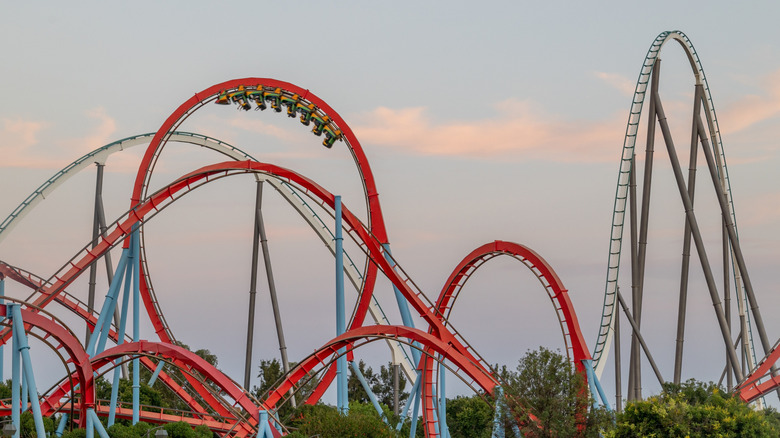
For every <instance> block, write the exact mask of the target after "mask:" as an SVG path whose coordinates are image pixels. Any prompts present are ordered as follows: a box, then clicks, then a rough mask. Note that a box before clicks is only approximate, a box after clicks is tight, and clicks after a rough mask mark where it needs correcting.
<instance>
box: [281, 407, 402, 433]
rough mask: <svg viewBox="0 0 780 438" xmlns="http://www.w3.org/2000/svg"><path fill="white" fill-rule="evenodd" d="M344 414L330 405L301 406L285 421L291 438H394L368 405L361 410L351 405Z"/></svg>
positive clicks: (390, 430) (391, 431) (388, 428)
mask: <svg viewBox="0 0 780 438" xmlns="http://www.w3.org/2000/svg"><path fill="white" fill-rule="evenodd" d="M354 406H355V409H352V408H350V411H349V414H348V415H341V414H340V413H339V412H338V410H337V409H336V408H335V407H333V406H328V405H324V404H317V405H314V406H310V405H304V406H302V407H300V408H298V410H297V411H296V412H295V414H294V415H293V418H292V420H291V421H290V422H288V427H289V428H290V430H292V431H293V432H292V433H291V434H290V435H288V436H289V437H291V438H304V437H310V436H313V435H320V436H322V437H374V438H394V437H396V434H395V431H394V430H392V429H391V428H390V427H389V426H388V425H387V424H385V423H384V422H383V421H382V420H381V419H380V418H379V415H378V414H377V412H376V411H375V410H374V409H373V408H372V407H370V406H364V407H363V408H362V409H361V408H358V407H357V405H354Z"/></svg>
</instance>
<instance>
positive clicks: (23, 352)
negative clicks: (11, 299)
mask: <svg viewBox="0 0 780 438" xmlns="http://www.w3.org/2000/svg"><path fill="white" fill-rule="evenodd" d="M6 314H7V315H8V314H10V315H11V324H12V327H13V329H12V330H13V378H12V379H11V384H12V385H13V387H12V389H11V399H12V400H11V403H12V404H13V407H12V410H11V412H12V413H11V421H13V424H14V426H16V433H15V434H14V437H17V438H18V437H19V433H20V431H21V425H20V418H21V412H20V408H21V400H19V398H20V397H19V395H20V394H19V384H20V383H22V384H23V385H22V388H23V390H26V392H27V395H29V399H30V407H31V410H32V413H33V420H34V422H35V433H36V434H37V435H38V436H39V437H45V436H46V430H45V429H44V427H43V417H42V416H41V405H40V402H39V401H38V388H37V386H36V385H35V375H34V374H33V368H32V359H31V358H30V346H29V344H28V343H27V335H26V334H25V331H24V321H23V320H22V309H21V308H20V307H19V305H18V304H9V305H8V306H7V311H6ZM22 379H24V381H23V382H21V381H20V380H22ZM25 405H26V403H25Z"/></svg>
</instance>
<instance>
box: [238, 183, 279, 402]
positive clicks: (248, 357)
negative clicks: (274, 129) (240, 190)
mask: <svg viewBox="0 0 780 438" xmlns="http://www.w3.org/2000/svg"><path fill="white" fill-rule="evenodd" d="M262 184H263V182H262V181H258V182H257V192H256V195H255V226H254V236H253V237H252V267H251V268H250V272H251V274H250V279H249V315H248V316H247V323H246V353H245V356H244V389H247V390H249V383H250V380H251V378H252V345H253V344H254V332H255V297H256V296H257V258H258V253H259V250H260V248H259V246H260V225H259V224H258V217H259V216H260V214H261V213H260V203H261V202H262V196H263V195H262V190H263V189H262V187H263V185H262ZM285 372H286V371H285Z"/></svg>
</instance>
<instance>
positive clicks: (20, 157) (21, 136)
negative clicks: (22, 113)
mask: <svg viewBox="0 0 780 438" xmlns="http://www.w3.org/2000/svg"><path fill="white" fill-rule="evenodd" d="M45 128H46V124H45V123H44V122H40V121H33V120H23V119H3V120H2V124H1V125H0V164H2V165H3V166H7V167H28V166H33V165H35V164H36V161H37V160H35V159H34V158H33V157H31V156H29V150H30V148H31V147H32V146H35V145H37V144H38V136H39V134H40V132H41V131H42V130H43V129H45Z"/></svg>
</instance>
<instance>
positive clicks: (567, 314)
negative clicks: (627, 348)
mask: <svg viewBox="0 0 780 438" xmlns="http://www.w3.org/2000/svg"><path fill="white" fill-rule="evenodd" d="M501 254H504V255H509V256H512V257H515V258H519V260H520V261H521V262H523V264H525V265H526V266H527V267H528V268H529V269H530V270H531V271H532V272H533V273H534V274H535V275H536V276H537V277H538V278H539V281H540V282H541V283H542V286H544V287H545V289H548V291H549V293H548V295H549V297H550V300H551V301H552V302H553V305H555V306H556V311H558V309H560V311H558V312H557V313H558V314H559V315H562V316H563V318H560V316H559V321H560V323H561V329H563V326H564V325H565V326H566V330H565V331H564V342H566V343H567V344H568V345H570V346H571V349H572V353H573V357H572V360H573V362H574V363H575V365H576V366H577V368H578V369H580V370H581V369H582V366H583V365H582V361H583V360H588V359H591V355H590V352H589V351H588V346H587V345H586V343H585V338H584V336H583V335H582V331H581V330H580V324H579V320H578V319H577V313H576V312H575V311H574V305H572V303H571V299H569V293H568V290H567V289H566V288H565V287H564V285H563V282H562V281H561V279H560V278H559V277H558V274H556V273H555V270H553V268H552V266H550V264H549V263H547V261H546V260H545V259H544V258H542V256H540V255H539V254H537V253H536V252H535V251H534V250H532V249H531V248H528V247H527V246H525V245H521V244H519V243H513V242H504V241H500V240H496V241H495V242H490V243H487V244H485V245H482V246H480V247H479V248H477V249H475V250H474V251H472V252H471V253H469V254H468V255H467V256H466V257H465V258H464V259H463V260H462V261H461V262H460V264H458V266H457V267H456V268H455V270H454V271H453V272H452V274H451V275H450V277H449V278H448V279H447V282H446V283H445V286H444V288H443V289H442V291H441V293H440V294H439V298H438V300H436V310H437V311H438V312H439V313H440V315H441V317H442V318H445V319H446V317H447V316H449V313H450V311H451V310H452V306H453V304H454V302H455V300H456V299H457V297H458V294H459V293H460V291H461V289H462V288H463V285H464V284H465V283H466V280H468V278H469V276H471V274H473V273H474V271H475V270H476V269H477V267H479V266H481V263H482V262H484V261H487V260H489V259H490V258H492V257H495V256H497V255H501ZM567 338H568V339H567Z"/></svg>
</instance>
